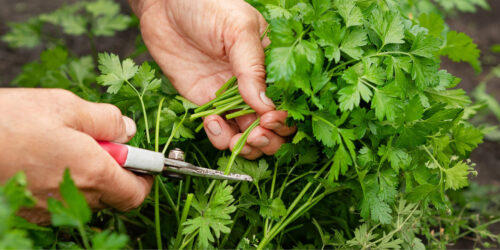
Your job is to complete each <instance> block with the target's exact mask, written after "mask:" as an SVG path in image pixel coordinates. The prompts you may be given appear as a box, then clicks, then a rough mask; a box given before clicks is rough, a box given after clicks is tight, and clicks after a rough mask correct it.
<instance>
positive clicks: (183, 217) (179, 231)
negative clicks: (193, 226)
mask: <svg viewBox="0 0 500 250" xmlns="http://www.w3.org/2000/svg"><path fill="white" fill-rule="evenodd" d="M192 200H193V194H188V195H187V197H186V201H185V202H184V208H183V209H182V215H181V220H180V222H179V227H178V229H177V235H176V237H175V242H174V249H179V248H182V246H181V243H182V230H183V229H184V222H186V219H187V216H188V213H189V209H190V208H191V201H192Z"/></svg>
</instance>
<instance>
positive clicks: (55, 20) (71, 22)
mask: <svg viewBox="0 0 500 250" xmlns="http://www.w3.org/2000/svg"><path fill="white" fill-rule="evenodd" d="M81 9H82V4H81V3H80V4H73V5H68V6H64V7H62V8H59V9H57V10H56V11H54V12H52V13H49V14H42V15H40V20H42V21H44V22H48V23H50V24H53V25H57V26H61V27H62V28H63V31H64V33H66V34H68V35H75V36H78V35H83V34H85V33H86V32H87V25H88V22H89V21H88V19H87V18H85V17H84V16H83V15H81V14H79V11H80V10H81Z"/></svg>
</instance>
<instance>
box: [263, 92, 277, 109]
mask: <svg viewBox="0 0 500 250" xmlns="http://www.w3.org/2000/svg"><path fill="white" fill-rule="evenodd" d="M260 99H261V100H262V102H263V103H264V104H266V105H269V106H272V107H273V108H275V107H276V106H275V105H274V103H273V101H272V100H271V99H269V97H267V96H266V92H265V91H261V92H260Z"/></svg>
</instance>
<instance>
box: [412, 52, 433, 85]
mask: <svg viewBox="0 0 500 250" xmlns="http://www.w3.org/2000/svg"><path fill="white" fill-rule="evenodd" d="M412 61H413V68H412V72H411V75H412V79H413V80H415V83H416V85H417V87H418V88H419V89H421V90H424V89H426V88H428V87H432V86H436V85H438V84H439V76H438V75H436V73H435V72H437V71H438V68H439V64H438V63H436V62H435V61H434V60H431V59H427V58H420V57H413V58H412Z"/></svg>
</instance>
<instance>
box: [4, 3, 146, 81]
mask: <svg viewBox="0 0 500 250" xmlns="http://www.w3.org/2000/svg"><path fill="white" fill-rule="evenodd" d="M75 2H78V1H77V0H50V1H40V0H23V1H12V0H0V6H2V8H0V35H3V34H5V33H6V32H7V31H8V27H7V24H8V23H9V22H18V21H25V20H27V19H28V18H30V17H32V16H34V15H38V14H41V13H46V12H50V11H53V10H55V9H57V8H59V7H60V6H62V5H64V4H71V3H75ZM116 2H119V3H120V4H121V6H122V10H123V11H124V12H127V13H130V12H131V10H130V7H129V6H128V4H127V1H126V0H116ZM47 28H48V29H49V31H50V28H51V27H47ZM137 35H139V31H138V30H137V29H128V30H126V31H123V32H119V33H117V34H116V35H115V36H113V37H98V38H97V39H96V45H97V50H98V51H108V52H112V53H115V54H118V55H120V56H128V55H130V54H131V53H132V52H133V51H134V48H135V39H136V37H137ZM66 41H67V45H68V48H70V49H71V51H73V52H74V53H76V54H77V55H89V54H91V48H90V44H89V40H88V38H87V37H85V36H80V37H67V39H66ZM41 51H42V48H35V49H10V48H8V46H7V45H6V44H5V43H4V42H1V41H0V58H1V61H0V87H1V86H7V84H8V83H9V82H10V81H12V79H14V78H15V77H16V76H17V75H18V74H19V73H20V72H21V68H22V66H23V65H24V64H25V63H27V62H31V61H33V60H36V59H38V58H39V55H40V52H41ZM33 81H37V79H33Z"/></svg>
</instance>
